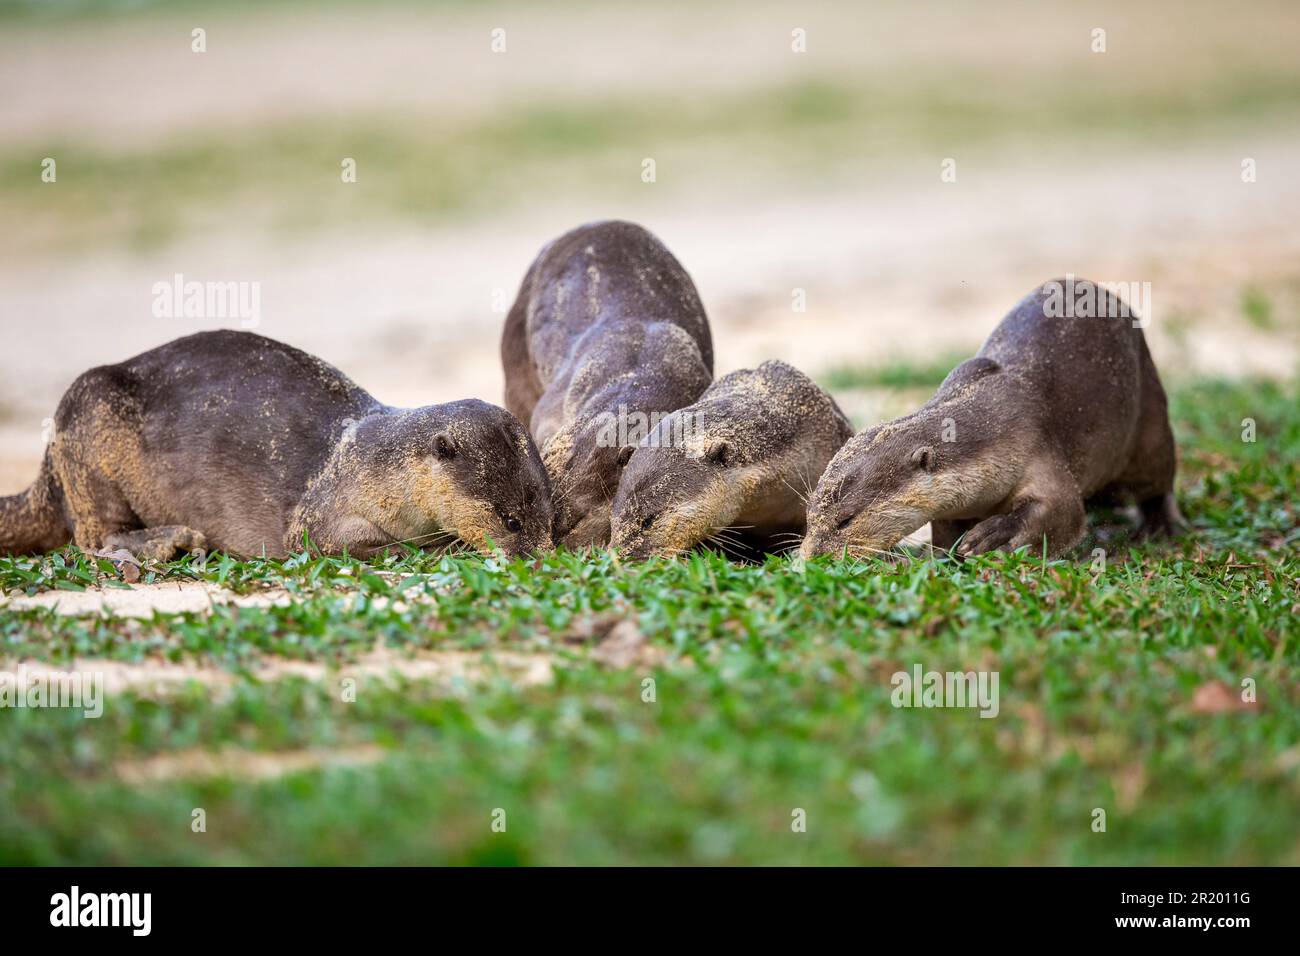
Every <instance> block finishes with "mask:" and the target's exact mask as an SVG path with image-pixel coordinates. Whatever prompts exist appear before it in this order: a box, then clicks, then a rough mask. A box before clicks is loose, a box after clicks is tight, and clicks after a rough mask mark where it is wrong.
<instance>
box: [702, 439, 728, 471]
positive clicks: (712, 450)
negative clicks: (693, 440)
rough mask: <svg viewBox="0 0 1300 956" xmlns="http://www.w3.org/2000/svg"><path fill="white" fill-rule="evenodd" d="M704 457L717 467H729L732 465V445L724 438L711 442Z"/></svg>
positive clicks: (705, 450)
mask: <svg viewBox="0 0 1300 956" xmlns="http://www.w3.org/2000/svg"><path fill="white" fill-rule="evenodd" d="M704 457H705V458H707V459H708V460H709V461H711V462H713V463H714V464H715V465H728V464H730V463H731V445H730V444H728V443H727V442H726V440H724V439H722V438H719V439H716V440H715V441H711V442H709V447H708V448H706V449H704Z"/></svg>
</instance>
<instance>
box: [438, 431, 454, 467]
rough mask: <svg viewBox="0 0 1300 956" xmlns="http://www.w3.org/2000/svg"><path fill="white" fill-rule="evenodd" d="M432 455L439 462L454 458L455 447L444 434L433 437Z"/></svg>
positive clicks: (440, 433)
mask: <svg viewBox="0 0 1300 956" xmlns="http://www.w3.org/2000/svg"><path fill="white" fill-rule="evenodd" d="M433 453H434V455H435V456H437V458H438V459H439V460H441V461H446V460H447V459H449V458H455V457H456V446H455V445H453V444H452V442H451V439H450V438H448V437H447V435H446V434H445V433H444V432H439V433H438V434H436V435H434V436H433Z"/></svg>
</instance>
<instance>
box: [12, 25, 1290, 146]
mask: <svg viewBox="0 0 1300 956" xmlns="http://www.w3.org/2000/svg"><path fill="white" fill-rule="evenodd" d="M1225 8H1226V9H1225ZM1293 17H1294V10H1293V8H1292V7H1291V6H1290V3H1289V0H1254V2H1253V3H1252V4H1251V15H1250V16H1244V15H1242V14H1241V11H1240V10H1237V9H1233V8H1232V7H1231V6H1230V5H1227V4H1225V3H1224V2H1222V0H1179V3H1178V14H1177V16H1171V15H1170V10H1169V8H1168V7H1162V6H1160V5H1155V4H1133V3H1129V2H1126V0H1092V2H1089V3H1088V4H1086V5H1083V4H1081V5H1066V4H1039V3H1027V2H1011V3H1000V4H983V3H982V4H971V3H967V2H964V0H929V2H927V3H925V4H923V5H918V4H916V3H915V2H913V0H873V2H872V3H870V4H849V3H844V2H842V0H808V2H801V3H799V4H790V3H788V2H784V0H754V2H747V3H745V4H743V5H741V4H735V3H725V2H724V3H717V2H715V3H707V2H706V3H683V4H680V5H673V4H668V5H659V6H657V7H654V8H649V7H645V6H643V5H639V4H630V3H628V4H618V3H603V2H597V0H586V2H577V3H574V2H549V3H546V4H525V3H494V2H486V3H484V2H476V3H473V4H463V5H460V4H441V3H439V4H430V5H429V6H428V7H425V8H421V7H420V6H418V5H415V4H398V5H394V6H386V5H384V4H359V5H357V6H356V7H354V8H353V9H348V8H347V7H346V6H340V7H335V6H333V5H327V4H322V5H317V6H314V7H311V8H310V15H304V12H303V11H302V10H300V9H295V8H294V7H293V6H283V7H276V6H270V7H268V8H267V9H265V10H257V11H256V12H255V15H250V8H246V7H244V6H243V5H239V6H236V7H235V8H233V9H230V10H220V9H218V10H204V11H202V12H200V11H198V10H182V11H168V10H167V9H166V7H165V5H159V6H158V7H157V8H155V11H154V12H152V13H151V14H150V15H149V16H147V17H121V18H107V19H101V20H96V21H90V22H83V23H77V24H72V25H70V26H64V27H62V28H61V29H60V31H59V32H58V34H57V35H55V36H51V35H50V33H49V32H48V30H47V29H46V26H45V24H42V23H41V22H39V21H38V22H36V23H35V24H32V23H20V22H6V24H5V29H4V31H3V32H0V89H3V90H5V91H6V96H5V97H4V98H3V100H0V140H3V141H4V142H15V141H24V140H27V141H37V142H39V141H42V140H57V139H58V138H59V137H61V136H63V135H65V134H66V133H68V132H69V131H73V132H75V134H76V136H77V137H78V138H82V139H86V140H99V141H103V142H108V143H130V144H132V145H141V144H144V143H147V142H148V141H150V140H151V139H154V138H156V137H162V136H171V135H173V134H175V133H178V132H180V133H183V132H184V131H186V130H197V129H202V130H210V129H212V128H213V127H214V126H216V127H220V126H222V125H230V126H234V125H249V124H257V123H276V122H281V121H284V120H292V119H296V118H299V117H302V116H304V115H307V116H324V117H330V118H338V119H339V120H345V119H346V118H347V117H348V116H350V115H354V114H356V113H362V112H367V111H372V110H386V109H390V108H392V106H393V105H394V104H401V105H402V106H403V108H405V109H409V110H410V111H412V112H414V113H421V114H432V115H433V116H434V117H454V116H455V115H457V114H467V113H482V112H484V111H490V110H492V109H493V108H496V107H498V106H500V105H501V104H507V103H508V104H518V103H520V102H525V101H528V100H530V99H543V98H545V99H548V100H551V99H555V98H557V97H558V98H561V99H566V100H569V101H573V102H579V101H583V100H595V99H600V98H608V97H611V96H617V95H622V94H627V93H638V92H646V93H655V92H658V91H669V92H673V93H680V94H681V95H682V96H683V97H687V96H707V95H712V94H725V93H728V92H730V91H734V90H739V89H744V88H748V87H750V86H752V85H753V83H754V81H755V78H756V77H761V78H762V80H763V81H764V82H768V83H771V84H778V83H780V82H782V81H784V80H788V79H790V78H792V77H794V78H797V77H799V76H802V75H810V74H824V73H827V72H852V73H856V74H859V75H868V76H882V77H896V76H906V75H908V74H907V71H908V68H909V67H911V66H913V65H916V64H920V65H922V66H925V67H932V66H933V64H935V63H942V64H943V65H944V66H945V67H946V68H952V69H960V68H973V69H994V70H996V69H997V68H998V67H999V65H1000V64H1001V63H1003V62H1004V61H1005V59H1006V56H1007V53H1006V47H1007V41H1008V38H1012V39H1013V40H1021V39H1023V40H1024V41H1026V42H1017V43H1016V44H1015V54H1014V55H1015V58H1016V66H1017V69H1022V70H1023V69H1030V70H1043V71H1054V70H1057V69H1059V68H1060V67H1061V65H1062V64H1069V65H1071V66H1074V67H1078V68H1081V69H1086V68H1087V66H1088V64H1089V63H1090V56H1091V54H1090V52H1089V48H1088V39H1089V36H1090V32H1091V30H1092V29H1093V28H1094V27H1097V26H1103V27H1104V28H1105V29H1107V30H1108V31H1109V35H1110V37H1111V47H1112V49H1111V51H1110V53H1111V54H1113V55H1114V57H1115V58H1116V59H1121V60H1123V62H1124V63H1125V64H1126V68H1127V69H1137V70H1142V71H1145V72H1147V73H1148V74H1150V75H1153V76H1155V77H1156V78H1157V79H1159V78H1160V77H1161V76H1162V75H1163V74H1164V73H1165V71H1166V68H1167V65H1168V64H1169V63H1170V61H1171V58H1172V57H1177V53H1178V51H1181V50H1184V49H1188V48H1200V47H1203V46H1204V38H1205V37H1206V36H1207V35H1209V36H1212V37H1213V38H1214V43H1213V44H1212V46H1213V48H1214V49H1216V50H1222V51H1238V50H1243V49H1248V50H1251V51H1252V56H1253V57H1254V58H1255V59H1256V60H1257V61H1267V60H1269V59H1289V58H1290V57H1292V56H1293V55H1294V45H1293V43H1292V42H1291V40H1292V38H1293V37H1294V26H1295V24H1294V20H1293ZM1261 24H1275V26H1276V28H1274V29H1265V30H1261V29H1260V25H1261ZM195 27H201V28H203V29H205V30H206V31H207V52H206V53H204V54H195V53H193V52H191V49H190V45H191V31H192V30H193V29H194V28H195ZM498 28H500V29H504V30H505V31H506V33H505V39H506V51H505V53H504V54H494V53H493V52H492V49H491V41H492V31H493V30H496V29H498ZM796 28H798V29H802V30H804V31H806V40H807V42H806V51H807V52H806V53H805V54H803V55H794V54H792V53H791V49H790V45H791V31H792V30H793V29H796ZM1029 41H1032V42H1029ZM1177 62H1178V79H1177V81H1178V82H1195V81H1196V80H1197V79H1199V78H1203V77H1205V76H1208V75H1213V74H1214V73H1215V71H1217V70H1219V69H1221V68H1222V66H1223V63H1222V61H1221V59H1220V58H1219V57H1216V56H1210V57H1205V58H1203V59H1197V60H1192V61H1188V59H1187V58H1185V57H1179V58H1178V60H1177ZM52 67H57V68H52ZM1171 81H1172V78H1171Z"/></svg>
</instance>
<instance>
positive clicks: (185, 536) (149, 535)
mask: <svg viewBox="0 0 1300 956" xmlns="http://www.w3.org/2000/svg"><path fill="white" fill-rule="evenodd" d="M104 548H105V549H106V550H108V551H118V550H126V551H130V552H131V554H133V555H135V556H136V557H137V558H139V559H140V560H142V561H170V560H171V559H172V558H173V557H175V556H176V555H177V554H180V553H183V552H186V551H206V550H207V548H208V540H207V538H205V537H204V536H203V535H202V534H200V533H199V532H197V531H195V530H194V529H193V528H187V527H185V526H184V525H179V524H169V525H162V526H160V527H157V528H142V529H140V530H139V531H122V532H118V533H117V534H110V535H108V536H107V537H105V538H104Z"/></svg>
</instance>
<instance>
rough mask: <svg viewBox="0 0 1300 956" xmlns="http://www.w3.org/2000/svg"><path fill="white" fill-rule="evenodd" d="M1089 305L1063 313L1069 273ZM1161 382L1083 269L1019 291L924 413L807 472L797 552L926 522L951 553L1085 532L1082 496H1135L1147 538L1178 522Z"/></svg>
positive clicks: (862, 546) (1107, 499) (881, 542)
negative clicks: (811, 476) (811, 488)
mask: <svg viewBox="0 0 1300 956" xmlns="http://www.w3.org/2000/svg"><path fill="white" fill-rule="evenodd" d="M1071 282H1072V283H1073V289H1074V290H1076V291H1081V292H1082V294H1083V295H1084V296H1085V299H1084V300H1082V301H1091V302H1094V303H1095V307H1091V308H1088V309H1086V310H1080V311H1084V312H1087V313H1089V315H1088V316H1087V317H1085V316H1084V315H1075V314H1073V310H1069V314H1068V315H1060V314H1058V313H1059V312H1060V311H1061V310H1060V309H1059V308H1055V307H1054V306H1055V305H1059V292H1060V289H1061V288H1062V286H1063V285H1068V284H1070V283H1071ZM1175 467H1176V452H1175V447H1174V436H1173V431H1172V430H1171V429H1170V427H1169V413H1168V410H1167V407H1166V401H1165V392H1164V389H1163V388H1162V387H1161V385H1160V378H1159V376H1158V375H1157V374H1156V368H1155V364H1154V363H1153V362H1152V361H1151V354H1150V352H1149V351H1148V350H1147V345H1146V339H1145V338H1144V337H1143V334H1142V330H1141V328H1140V327H1139V326H1138V324H1137V323H1135V322H1134V321H1133V320H1132V318H1131V312H1130V311H1129V307H1128V305H1127V304H1126V303H1124V302H1123V301H1122V300H1120V299H1119V298H1118V297H1117V296H1114V295H1113V294H1111V293H1110V292H1109V291H1107V290H1106V289H1104V288H1102V287H1101V286H1098V285H1096V284H1094V283H1091V282H1087V281H1085V280H1076V279H1073V277H1071V279H1068V280H1055V281H1054V282H1048V283H1045V284H1044V285H1043V286H1042V287H1040V288H1039V289H1036V290H1035V291H1034V292H1032V293H1030V294H1029V295H1028V296H1026V297H1025V298H1024V299H1023V300H1021V301H1020V302H1019V303H1018V304H1017V305H1016V306H1015V307H1014V308H1013V309H1012V310H1011V311H1010V312H1009V313H1008V314H1007V316H1006V317H1005V318H1003V320H1002V322H1001V323H1000V324H999V325H998V327H997V328H996V329H994V331H993V333H992V335H990V336H989V338H988V341H986V342H985V343H984V346H983V348H981V349H980V351H979V353H978V354H977V355H976V356H975V357H974V358H972V359H970V360H968V361H966V362H963V363H962V364H960V365H958V366H957V367H956V368H955V369H953V371H952V372H951V373H950V374H949V375H948V377H947V378H946V379H945V380H944V382H943V384H942V385H940V386H939V390H938V391H937V392H936V393H935V395H934V397H933V398H931V399H930V401H929V402H927V403H926V404H925V405H924V406H923V407H922V408H921V409H920V410H919V411H917V412H914V413H913V414H911V415H905V416H903V417H902V418H898V419H895V420H894V421H891V422H886V423H884V424H880V425H877V426H875V427H873V428H869V429H867V430H866V431H863V432H861V433H859V434H858V435H856V436H854V437H853V438H852V439H850V440H849V441H848V442H847V443H846V444H845V445H844V447H843V448H841V449H840V451H839V452H838V453H837V454H836V456H835V458H834V459H833V460H832V461H831V463H830V466H829V467H828V468H827V469H826V473H825V474H824V475H823V476H822V478H821V480H820V481H819V482H818V484H817V489H816V491H815V492H814V494H813V496H812V499H811V501H810V502H809V508H808V533H807V536H806V537H805V539H804V542H803V545H802V547H801V549H800V553H801V555H802V556H803V557H811V556H812V555H815V554H826V553H835V554H838V553H843V552H847V553H848V554H850V555H854V556H857V555H862V554H867V553H872V552H878V551H882V550H886V549H889V548H892V547H893V546H894V545H895V544H897V543H898V542H899V541H900V540H902V538H903V537H904V536H906V535H908V534H910V533H912V532H913V531H916V530H917V529H918V528H920V527H922V526H923V525H924V524H925V523H926V522H927V521H928V522H930V523H931V532H932V542H933V545H934V547H936V548H940V549H944V550H948V551H952V550H953V547H954V545H956V554H957V556H958V557H964V556H966V555H971V554H980V553H983V552H987V551H996V550H1003V549H1006V550H1015V549H1017V548H1020V547H1024V546H1030V547H1034V548H1040V547H1043V546H1044V541H1046V551H1047V553H1048V554H1049V555H1050V556H1053V557H1059V556H1061V555H1062V554H1064V553H1065V552H1067V551H1069V550H1070V549H1071V548H1073V547H1074V546H1075V545H1076V544H1078V543H1079V541H1080V540H1081V539H1082V538H1083V535H1084V531H1085V528H1086V518H1085V508H1086V507H1088V506H1091V505H1095V504H1121V503H1131V502H1136V503H1137V504H1138V505H1139V506H1140V508H1141V511H1142V518H1143V526H1142V531H1141V534H1142V536H1144V537H1145V536H1152V535H1168V534H1172V533H1175V532H1177V531H1179V530H1181V529H1182V528H1184V527H1185V523H1184V521H1183V518H1182V515H1181V514H1180V513H1179V511H1178V505H1177V502H1176V501H1175V500H1174V493H1173V492H1174V471H1175Z"/></svg>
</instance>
